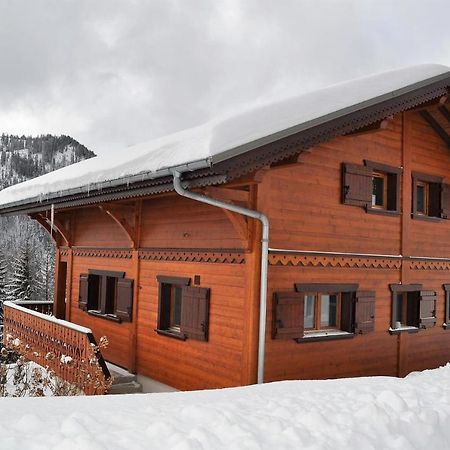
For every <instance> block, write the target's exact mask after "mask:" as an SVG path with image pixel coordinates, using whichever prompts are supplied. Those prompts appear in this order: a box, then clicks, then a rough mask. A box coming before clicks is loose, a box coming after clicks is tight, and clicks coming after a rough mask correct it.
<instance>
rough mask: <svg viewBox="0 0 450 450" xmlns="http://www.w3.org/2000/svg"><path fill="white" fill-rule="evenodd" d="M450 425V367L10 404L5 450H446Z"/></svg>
mask: <svg viewBox="0 0 450 450" xmlns="http://www.w3.org/2000/svg"><path fill="white" fill-rule="evenodd" d="M449 423H450V365H447V366H445V367H443V368H440V369H435V370H428V371H424V372H420V373H418V372H416V373H412V374H410V375H408V376H407V377H406V378H391V377H372V378H353V379H341V380H323V381H284V382H277V383H269V384H265V385H259V386H248V387H243V388H235V389H222V390H212V391H197V392H174V393H165V394H132V395H107V396H90V397H53V398H3V399H2V408H0V428H1V433H0V448H5V449H6V448H7V449H9V450H22V449H76V448H77V449H85V450H91V449H92V450H93V449H115V450H119V449H127V450H128V449H184V450H189V449H215V450H219V449H294V448H296V449H317V450H320V449H322V450H327V449H329V450H335V449H345V450H360V449H372V450H375V449H386V450H387V449H432V448H435V449H445V448H448V446H449V442H450V426H449Z"/></svg>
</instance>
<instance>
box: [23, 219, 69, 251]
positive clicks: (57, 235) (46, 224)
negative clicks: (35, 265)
mask: <svg viewBox="0 0 450 450" xmlns="http://www.w3.org/2000/svg"><path fill="white" fill-rule="evenodd" d="M30 217H31V218H32V219H33V220H35V221H36V222H38V223H39V225H41V226H42V227H43V228H44V229H45V230H46V231H47V233H48V234H49V235H50V236H51V237H52V239H53V240H54V242H55V244H56V246H57V247H60V246H61V245H62V242H61V240H62V239H64V241H65V242H66V245H67V247H70V240H68V238H67V237H66V236H67V235H65V231H64V227H63V226H62V224H59V225H60V228H59V227H58V226H57V225H56V224H55V222H54V223H53V231H52V229H51V220H50V219H48V218H47V217H45V216H44V215H42V214H30ZM61 230H63V231H61Z"/></svg>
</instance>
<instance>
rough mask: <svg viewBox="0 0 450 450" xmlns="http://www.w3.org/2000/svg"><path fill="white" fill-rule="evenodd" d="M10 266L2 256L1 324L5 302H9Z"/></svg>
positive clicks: (0, 284) (0, 258) (0, 283)
mask: <svg viewBox="0 0 450 450" xmlns="http://www.w3.org/2000/svg"><path fill="white" fill-rule="evenodd" d="M7 284H8V265H7V263H6V259H5V257H4V256H3V255H0V322H1V323H3V302H4V301H5V300H7V299H8V298H7V295H8V290H7Z"/></svg>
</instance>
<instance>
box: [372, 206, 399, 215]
mask: <svg viewBox="0 0 450 450" xmlns="http://www.w3.org/2000/svg"><path fill="white" fill-rule="evenodd" d="M366 212H367V213H369V214H380V215H382V216H391V217H398V216H400V214H401V212H400V211H397V210H395V211H391V210H389V209H382V208H373V207H370V206H368V207H367V208H366Z"/></svg>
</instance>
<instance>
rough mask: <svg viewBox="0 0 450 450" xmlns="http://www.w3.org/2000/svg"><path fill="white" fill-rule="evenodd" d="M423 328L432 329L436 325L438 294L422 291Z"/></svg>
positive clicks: (421, 325)
mask: <svg viewBox="0 0 450 450" xmlns="http://www.w3.org/2000/svg"><path fill="white" fill-rule="evenodd" d="M419 324H420V327H421V328H431V327H434V326H435V325H436V292H434V291H420V321H419Z"/></svg>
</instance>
